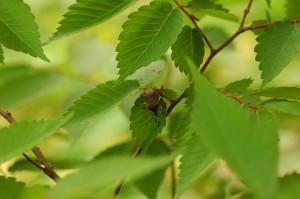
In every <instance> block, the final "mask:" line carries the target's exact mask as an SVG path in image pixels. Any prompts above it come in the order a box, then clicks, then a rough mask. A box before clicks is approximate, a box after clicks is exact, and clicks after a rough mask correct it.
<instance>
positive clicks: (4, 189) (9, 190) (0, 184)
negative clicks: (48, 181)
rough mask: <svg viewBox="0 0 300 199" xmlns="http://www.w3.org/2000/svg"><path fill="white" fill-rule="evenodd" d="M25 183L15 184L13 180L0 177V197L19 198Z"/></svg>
mask: <svg viewBox="0 0 300 199" xmlns="http://www.w3.org/2000/svg"><path fill="white" fill-rule="evenodd" d="M24 188H25V183H23V182H17V181H16V179H15V178H11V177H9V178H5V177H4V176H0V196H1V198H3V199H15V198H19V197H18V196H20V194H21V192H22V190H23V189H24Z"/></svg>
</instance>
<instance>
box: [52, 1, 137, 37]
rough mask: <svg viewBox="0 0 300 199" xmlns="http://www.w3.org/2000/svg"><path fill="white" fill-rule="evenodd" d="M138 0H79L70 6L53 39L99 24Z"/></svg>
mask: <svg viewBox="0 0 300 199" xmlns="http://www.w3.org/2000/svg"><path fill="white" fill-rule="evenodd" d="M136 1H137V0H114V1H111V0H101V1H94V0H77V1H76V3H74V4H72V5H71V6H70V7H69V11H68V12H67V13H66V14H64V19H63V20H62V21H60V22H59V23H60V26H59V27H58V28H57V31H56V32H55V33H54V34H53V36H52V38H51V39H50V41H51V40H55V39H59V38H61V37H64V36H67V35H71V34H74V33H76V32H79V31H82V30H86V29H88V28H91V27H94V26H97V25H98V24H100V23H102V22H104V21H106V20H108V19H110V18H112V17H113V16H115V15H117V14H119V13H120V12H122V11H123V10H125V9H126V8H128V7H129V6H131V5H132V4H134V3H135V2H136Z"/></svg>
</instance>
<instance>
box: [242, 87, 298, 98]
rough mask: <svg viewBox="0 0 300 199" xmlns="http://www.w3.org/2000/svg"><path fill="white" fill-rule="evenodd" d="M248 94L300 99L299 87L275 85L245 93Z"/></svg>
mask: <svg viewBox="0 0 300 199" xmlns="http://www.w3.org/2000/svg"><path fill="white" fill-rule="evenodd" d="M246 95H248V96H264V97H272V98H277V99H293V100H298V101H300V88H296V87H277V88H265V89H259V90H254V91H249V92H247V93H246Z"/></svg>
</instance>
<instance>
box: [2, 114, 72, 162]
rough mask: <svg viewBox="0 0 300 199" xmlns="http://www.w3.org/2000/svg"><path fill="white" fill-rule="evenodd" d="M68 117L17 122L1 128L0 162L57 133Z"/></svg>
mask: <svg viewBox="0 0 300 199" xmlns="http://www.w3.org/2000/svg"><path fill="white" fill-rule="evenodd" d="M68 119H69V117H65V118H59V119H52V120H40V121H22V122H15V123H13V124H11V125H10V126H9V127H5V128H2V129H0V151H1V154H0V163H2V162H4V161H6V160H8V159H10V158H12V157H14V156H17V155H20V154H21V153H22V152H24V151H26V150H28V149H30V148H32V147H33V146H35V145H36V144H37V143H39V142H40V141H42V140H43V139H45V138H46V137H48V136H50V135H51V134H53V133H55V131H56V130H57V129H58V128H59V127H61V126H62V125H63V124H64V123H65V122H66V121H67V120H68Z"/></svg>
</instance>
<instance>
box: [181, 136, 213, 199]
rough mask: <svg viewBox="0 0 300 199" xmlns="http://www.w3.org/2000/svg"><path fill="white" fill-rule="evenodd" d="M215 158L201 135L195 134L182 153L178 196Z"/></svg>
mask: <svg viewBox="0 0 300 199" xmlns="http://www.w3.org/2000/svg"><path fill="white" fill-rule="evenodd" d="M213 159H214V156H213V155H212V154H211V153H210V151H209V150H208V149H207V148H206V147H204V146H203V144H202V143H201V140H200V139H199V136H198V135H197V134H195V135H194V136H193V139H191V140H190V141H189V142H188V143H187V145H186V147H185V149H184V151H183V153H182V158H181V160H180V162H181V164H180V167H179V169H180V173H179V182H178V187H177V190H176V198H179V197H180V195H181V194H183V193H184V192H185V191H186V190H187V188H188V187H189V186H190V185H191V184H192V183H193V182H194V181H195V180H196V179H197V177H198V176H199V174H200V172H202V171H203V170H204V169H205V168H206V167H207V166H208V165H209V164H210V163H211V162H212V161H213Z"/></svg>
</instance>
